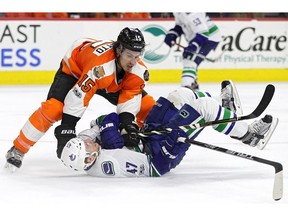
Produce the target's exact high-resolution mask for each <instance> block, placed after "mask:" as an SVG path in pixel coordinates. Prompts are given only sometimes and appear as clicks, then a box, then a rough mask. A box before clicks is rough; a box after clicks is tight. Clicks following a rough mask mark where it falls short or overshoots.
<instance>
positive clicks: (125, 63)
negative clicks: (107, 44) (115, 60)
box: [119, 49, 142, 71]
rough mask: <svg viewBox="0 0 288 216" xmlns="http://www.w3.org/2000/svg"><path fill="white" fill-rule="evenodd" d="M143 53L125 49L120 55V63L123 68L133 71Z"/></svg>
mask: <svg viewBox="0 0 288 216" xmlns="http://www.w3.org/2000/svg"><path fill="white" fill-rule="evenodd" d="M141 54H142V53H141V52H135V51H131V50H128V49H124V50H123V51H122V52H121V54H120V56H119V63H120V65H121V67H122V68H123V70H124V71H131V70H132V68H133V67H134V65H135V64H136V62H137V60H138V58H139V57H140V56H141Z"/></svg>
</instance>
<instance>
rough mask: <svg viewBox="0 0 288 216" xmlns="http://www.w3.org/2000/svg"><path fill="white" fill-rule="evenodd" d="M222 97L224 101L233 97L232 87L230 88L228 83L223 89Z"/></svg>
mask: <svg viewBox="0 0 288 216" xmlns="http://www.w3.org/2000/svg"><path fill="white" fill-rule="evenodd" d="M221 98H222V100H224V101H227V100H230V98H231V89H230V86H229V85H227V86H226V87H225V88H223V89H221Z"/></svg>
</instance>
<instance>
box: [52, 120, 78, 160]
mask: <svg viewBox="0 0 288 216" xmlns="http://www.w3.org/2000/svg"><path fill="white" fill-rule="evenodd" d="M54 135H55V137H56V139H57V150H56V153H57V157H58V158H59V159H60V158H61V154H62V151H63V148H64V147H65V145H66V143H67V142H68V141H69V140H70V139H72V138H74V137H76V132H75V127H73V126H70V125H59V126H57V127H56V128H55V130H54Z"/></svg>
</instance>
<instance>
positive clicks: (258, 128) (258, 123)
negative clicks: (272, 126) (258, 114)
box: [252, 119, 265, 136]
mask: <svg viewBox="0 0 288 216" xmlns="http://www.w3.org/2000/svg"><path fill="white" fill-rule="evenodd" d="M264 127H265V122H263V121H262V119H261V120H259V121H256V122H254V124H253V125H252V128H253V132H254V133H255V134H257V136H262V135H263V134H261V132H262V131H261V130H263V128H264Z"/></svg>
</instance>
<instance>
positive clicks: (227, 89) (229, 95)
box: [221, 80, 243, 115]
mask: <svg viewBox="0 0 288 216" xmlns="http://www.w3.org/2000/svg"><path fill="white" fill-rule="evenodd" d="M221 99H222V106H223V107H225V108H227V109H229V110H231V111H232V112H234V113H236V114H237V115H242V114H243V111H242V106H241V102H240V98H239V95H238V92H237V89H236V87H235V85H234V83H233V82H232V81H231V80H224V81H223V82H222V83H221Z"/></svg>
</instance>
